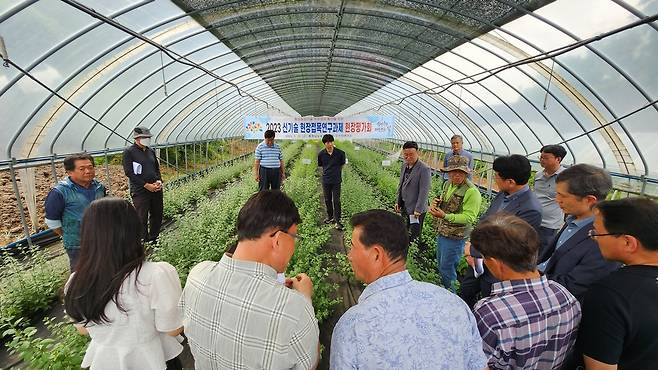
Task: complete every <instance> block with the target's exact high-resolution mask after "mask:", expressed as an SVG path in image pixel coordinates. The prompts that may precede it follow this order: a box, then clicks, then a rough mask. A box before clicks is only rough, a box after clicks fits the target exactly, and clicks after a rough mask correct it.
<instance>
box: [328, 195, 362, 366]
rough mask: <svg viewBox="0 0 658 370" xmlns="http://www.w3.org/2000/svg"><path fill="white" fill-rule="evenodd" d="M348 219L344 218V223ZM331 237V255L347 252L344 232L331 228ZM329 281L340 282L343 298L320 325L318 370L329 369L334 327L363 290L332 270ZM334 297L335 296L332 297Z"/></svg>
mask: <svg viewBox="0 0 658 370" xmlns="http://www.w3.org/2000/svg"><path fill="white" fill-rule="evenodd" d="M318 187H319V189H320V199H319V202H320V204H321V205H322V214H323V215H325V214H326V213H327V209H326V207H325V206H324V196H323V195H322V190H321V189H322V188H321V185H318ZM345 222H347V220H343V223H345ZM330 233H331V238H330V239H329V243H328V244H327V245H326V251H327V252H328V253H330V254H331V255H334V256H335V255H336V253H338V252H341V253H347V250H346V248H345V244H344V243H343V232H342V231H338V230H336V229H331V232H330ZM329 281H330V282H331V283H336V284H338V291H337V293H336V295H337V296H338V297H340V298H341V299H342V302H341V303H339V304H338V305H337V306H336V307H335V308H334V312H333V313H332V315H331V316H329V317H328V318H327V319H326V320H325V321H324V322H323V323H322V325H320V343H321V344H322V345H323V346H324V351H323V352H322V359H321V360H320V364H319V365H318V370H326V369H329V354H330V353H331V335H332V333H333V331H334V327H335V326H336V323H337V322H338V319H340V317H341V316H342V315H343V314H344V313H345V311H347V310H348V309H349V308H350V307H352V306H354V305H355V304H356V303H357V300H358V299H359V295H361V292H362V290H363V288H362V286H361V285H360V284H357V283H353V282H350V281H348V279H347V277H345V276H343V275H341V274H339V273H337V272H332V273H331V274H330V275H329ZM331 298H334V297H331Z"/></svg>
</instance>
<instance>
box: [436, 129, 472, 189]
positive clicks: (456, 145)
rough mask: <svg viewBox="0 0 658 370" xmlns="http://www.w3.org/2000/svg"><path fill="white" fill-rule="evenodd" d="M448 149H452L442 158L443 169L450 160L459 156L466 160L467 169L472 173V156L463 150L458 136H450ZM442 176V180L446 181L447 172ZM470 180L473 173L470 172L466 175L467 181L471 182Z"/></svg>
mask: <svg viewBox="0 0 658 370" xmlns="http://www.w3.org/2000/svg"><path fill="white" fill-rule="evenodd" d="M450 147H451V148H452V151H449V152H447V153H446V155H445V157H444V158H443V168H446V167H448V161H449V160H450V158H452V157H453V156H456V155H461V156H462V157H466V158H468V168H469V169H470V170H471V171H473V154H471V152H469V151H467V150H464V139H463V138H462V137H461V136H460V135H452V137H451V138H450ZM442 176H443V179H444V180H448V173H447V172H444V173H443V175H442ZM472 178H473V173H472V172H471V173H469V174H468V179H469V180H471V179H472Z"/></svg>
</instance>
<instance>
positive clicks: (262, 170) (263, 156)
mask: <svg viewBox="0 0 658 370" xmlns="http://www.w3.org/2000/svg"><path fill="white" fill-rule="evenodd" d="M254 177H255V178H256V181H257V182H258V191H263V190H270V189H271V190H279V188H280V187H281V181H283V180H284V179H285V177H286V176H285V172H284V168H283V156H282V155H281V147H279V145H277V144H275V143H274V131H273V130H267V131H265V140H263V141H262V142H261V143H260V144H258V146H257V147H256V161H255V162H254Z"/></svg>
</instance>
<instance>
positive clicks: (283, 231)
mask: <svg viewBox="0 0 658 370" xmlns="http://www.w3.org/2000/svg"><path fill="white" fill-rule="evenodd" d="M279 231H280V232H282V233H284V234H288V235H290V236H292V238H293V239H295V240H296V241H300V240H302V239H304V238H303V237H302V236H301V235H297V234H295V233H289V232H287V231H285V230H283V229H279V230H277V231H275V232H273V233H271V234H270V237H273V236H274V235H276V233H278V232H279Z"/></svg>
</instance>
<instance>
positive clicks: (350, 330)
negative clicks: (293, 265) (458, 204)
mask: <svg viewBox="0 0 658 370" xmlns="http://www.w3.org/2000/svg"><path fill="white" fill-rule="evenodd" d="M350 222H351V224H352V227H353V231H352V248H351V250H350V252H349V259H350V262H351V263H352V269H353V270H354V274H355V276H356V277H357V279H359V280H361V281H363V282H364V283H366V284H368V286H367V287H366V289H365V290H364V291H363V293H361V296H360V297H359V303H358V304H357V305H356V306H353V307H352V308H350V309H349V310H347V312H346V313H345V314H344V315H343V316H342V317H341V318H340V320H339V321H338V323H337V324H336V327H335V328H334V332H333V336H332V338H331V347H330V353H331V358H330V368H331V369H333V370H338V369H341V370H342V369H373V370H374V369H377V370H385V369H396V370H397V369H432V370H434V369H450V370H461V369H469V370H470V369H478V370H479V369H483V368H484V367H486V365H487V359H486V357H485V356H484V352H483V350H482V338H481V337H480V334H479V332H478V329H477V326H476V322H475V318H474V317H473V314H472V313H471V311H470V310H469V308H468V306H467V305H466V304H465V303H464V302H463V301H462V300H461V299H460V298H459V297H457V296H456V295H454V294H452V293H450V292H448V291H447V290H445V289H443V288H440V287H438V286H436V285H432V284H429V283H423V282H419V281H415V280H413V279H412V278H411V276H410V275H409V272H408V271H407V267H406V256H407V249H408V248H409V237H408V236H407V233H406V227H405V224H404V221H403V220H402V218H401V217H399V216H397V215H395V214H393V213H391V212H388V211H384V210H370V211H366V212H362V213H358V214H356V215H354V216H353V217H352V219H351V220H350Z"/></svg>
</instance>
